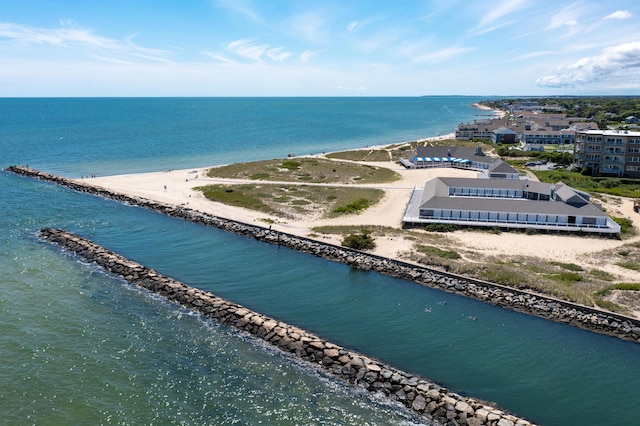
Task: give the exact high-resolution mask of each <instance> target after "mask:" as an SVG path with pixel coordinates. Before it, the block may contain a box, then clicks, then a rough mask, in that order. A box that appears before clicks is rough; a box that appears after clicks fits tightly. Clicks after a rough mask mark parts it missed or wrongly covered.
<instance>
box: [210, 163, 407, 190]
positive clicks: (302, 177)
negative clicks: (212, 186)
mask: <svg viewBox="0 0 640 426" xmlns="http://www.w3.org/2000/svg"><path fill="white" fill-rule="evenodd" d="M207 176H209V177H212V178H226V179H251V180H271V181H276V182H299V181H304V182H310V183H331V184H348V183H353V182H358V183H388V182H393V181H395V180H398V179H399V178H400V176H399V175H398V174H397V173H396V172H394V171H392V170H389V169H386V168H381V167H373V166H370V165H362V164H355V163H348V162H342V161H332V160H325V159H321V158H300V159H296V160H291V159H289V160H284V161H283V160H282V159H276V160H264V161H254V162H251V163H237V164H230V165H227V166H221V167H214V168H212V169H209V170H208V171H207Z"/></svg>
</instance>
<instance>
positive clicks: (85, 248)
mask: <svg viewBox="0 0 640 426" xmlns="http://www.w3.org/2000/svg"><path fill="white" fill-rule="evenodd" d="M40 237H41V238H42V239H44V240H46V241H49V242H51V243H54V244H57V245H59V246H60V247H62V248H64V249H65V250H66V251H68V252H70V253H73V254H75V255H76V256H78V257H80V258H82V259H84V260H86V261H88V262H91V263H94V264H97V265H98V266H100V267H102V268H104V269H105V270H107V271H109V272H110V273H112V274H114V275H117V276H120V277H122V278H124V279H125V280H126V281H128V282H130V283H132V284H134V285H137V286H139V287H142V288H145V289H147V290H149V291H151V292H154V293H157V294H159V295H161V296H163V297H165V298H167V299H168V300H170V301H172V302H174V303H177V304H179V305H182V306H183V307H185V308H187V309H191V310H194V311H197V312H199V313H200V314H202V315H203V316H205V317H207V318H211V319H214V320H217V321H219V322H220V323H222V324H225V325H227V326H231V327H235V328H237V329H239V330H242V331H244V332H246V333H249V334H251V335H253V336H255V337H258V338H260V339H262V340H264V341H265V342H268V343H269V344H271V345H273V346H275V347H277V348H279V349H280V350H282V351H284V352H287V353H290V354H293V355H295V356H297V357H298V358H300V359H302V360H304V361H307V362H309V363H311V364H313V365H315V366H317V367H319V368H321V369H323V370H325V371H327V372H328V373H330V374H332V375H334V376H336V377H339V378H340V379H342V380H345V381H347V382H348V383H350V384H352V385H355V386H358V387H361V388H363V389H366V390H367V391H369V392H372V393H378V394H383V395H385V396H386V397H388V398H391V399H392V400H395V401H398V402H400V403H402V404H403V405H405V406H406V407H408V408H410V409H411V410H413V411H414V412H416V413H417V414H418V415H420V416H422V417H425V418H427V419H429V420H432V421H435V422H436V423H439V424H443V425H472V426H480V425H490V426H525V425H531V423H530V422H529V421H527V420H524V419H521V418H518V417H516V416H514V415H511V414H509V413H506V412H505V411H503V410H500V409H499V408H497V407H495V406H492V405H490V404H487V403H484V402H482V401H479V400H477V399H473V398H469V397H463V396H461V395H459V394H457V393H454V392H451V391H449V390H448V389H446V388H444V387H442V386H439V385H438V384H436V383H434V382H431V381H429V380H427V379H425V378H423V377H419V376H415V375H412V374H410V373H407V372H404V371H402V370H399V369H397V368H394V367H392V366H390V365H388V364H385V363H383V362H380V361H378V360H375V359H372V358H370V357H367V356H365V355H363V354H360V353H357V352H353V351H350V350H348V349H346V348H344V347H341V346H338V345H336V344H334V343H332V342H330V341H328V340H325V339H323V338H321V337H319V336H317V335H314V334H312V333H310V332H308V331H305V330H303V329H300V328H298V327H295V326H292V325H289V324H286V323H284V322H282V321H278V320H276V319H274V318H270V317H268V316H265V315H262V314H259V313H257V312H253V311H251V310H249V309H247V308H245V307H244V306H242V305H239V304H236V303H233V302H230V301H228V300H225V299H222V298H220V297H217V296H215V295H214V294H212V293H210V292H204V291H202V290H200V289H197V288H193V287H190V286H188V285H186V284H184V283H182V282H179V281H176V280H174V279H172V278H169V277H166V276H163V275H162V274H159V273H158V272H156V271H155V270H153V269H149V268H146V267H145V266H143V265H141V264H139V263H136V262H134V261H132V260H129V259H127V258H125V257H122V256H120V255H119V254H117V253H114V252H112V251H110V250H107V249H106V248H104V247H102V246H100V245H98V244H96V243H94V242H92V241H89V240H87V239H84V238H81V237H79V236H76V235H74V234H71V233H68V232H66V231H63V230H58V229H50V228H45V229H42V230H41V231H40Z"/></svg>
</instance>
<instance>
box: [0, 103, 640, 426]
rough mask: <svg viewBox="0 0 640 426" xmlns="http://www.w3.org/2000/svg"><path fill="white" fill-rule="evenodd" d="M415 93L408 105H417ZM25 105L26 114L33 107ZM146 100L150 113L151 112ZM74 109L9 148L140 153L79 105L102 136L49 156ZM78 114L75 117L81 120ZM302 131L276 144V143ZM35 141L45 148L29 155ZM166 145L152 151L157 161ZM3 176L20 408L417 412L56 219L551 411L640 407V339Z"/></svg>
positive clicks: (153, 419)
mask: <svg viewBox="0 0 640 426" xmlns="http://www.w3.org/2000/svg"><path fill="white" fill-rule="evenodd" d="M49 101H50V102H53V100H49ZM414 101H415V100H412V101H411V102H409V103H408V105H411V106H413V107H415V102H414ZM440 101H442V100H440ZM454 101H455V102H458V101H459V99H457V98H456V99H455V100H454ZM2 102H5V101H0V105H3V104H2ZM24 102H26V104H25V105H26V106H23V108H27V107H28V106H29V102H27V101H24ZM34 102H36V103H37V101H34ZM69 102H70V100H69ZM96 102H97V101H96ZM376 102H379V101H376ZM468 103H469V104H470V103H471V100H468ZM125 104H126V103H125ZM373 104H374V105H375V104H376V103H375V102H374V103H373ZM134 105H138V104H136V103H134ZM13 106H14V107H15V105H13ZM136 108H138V109H142V110H144V108H142V107H141V106H137V107H136ZM155 108H156V109H157V108H159V107H158V106H156V107H155ZM36 109H37V108H36ZM0 110H2V109H1V108H0ZM72 110H73V109H72ZM167 110H170V108H167ZM18 111H22V115H23V116H24V119H25V120H27V118H28V117H29V108H27V109H26V110H18ZM472 112H473V111H472V110H471V112H470V113H469V114H471V113H472ZM368 113H370V112H368ZM423 113H424V111H423ZM4 114H8V112H7V111H5V112H4ZM75 114H80V113H79V112H75ZM136 114H137V117H138V118H140V119H141V120H142V118H141V117H144V116H145V114H150V113H149V111H142V112H137V113H135V114H134V115H136ZM180 114H185V115H186V116H188V114H187V113H186V112H184V111H182V112H180V113H179V114H178V115H180ZM45 115H46V114H45ZM63 115H64V117H63V118H60V119H59V120H58V121H56V120H55V119H54V117H46V118H47V120H49V121H50V122H51V124H50V125H48V126H44V124H43V123H44V122H46V121H47V120H45V119H44V118H42V117H41V116H40V115H36V118H37V117H41V118H40V119H37V120H36V122H37V123H39V124H40V125H43V127H44V130H42V132H41V133H38V132H37V129H34V128H32V127H31V126H30V125H28V124H27V123H26V122H25V123H23V124H22V127H20V126H18V125H17V124H15V123H14V124H11V125H10V126H8V127H9V129H8V130H7V132H5V133H4V135H7V134H9V135H12V139H11V140H8V139H6V136H2V140H1V142H2V144H3V151H2V152H3V153H4V152H8V153H9V155H10V156H12V157H9V159H10V160H11V162H10V163H7V164H3V166H5V165H9V164H12V163H20V162H22V163H31V164H30V165H32V166H39V167H42V166H44V167H43V168H44V169H49V170H50V171H60V170H64V171H66V172H67V173H68V174H69V175H72V174H73V173H77V172H78V171H79V170H85V167H86V165H87V164H95V165H96V169H97V170H100V171H101V172H105V173H106V172H108V171H118V170H119V169H118V168H119V167H125V166H127V162H126V160H123V161H124V162H123V163H120V160H116V159H113V158H106V159H105V161H104V162H102V160H101V159H100V155H99V154H100V153H101V152H102V151H100V150H99V149H98V147H99V146H101V142H100V137H99V136H98V135H93V133H92V130H91V128H90V129H87V128H85V124H86V122H87V119H86V117H84V118H83V116H82V115H81V116H80V118H78V119H77V125H78V126H79V127H78V128H79V129H80V130H77V133H78V134H82V135H83V136H87V135H93V136H92V138H93V139H91V141H89V142H87V145H84V146H83V149H78V152H79V154H78V156H79V160H77V161H76V160H74V159H73V158H68V155H70V154H67V157H65V155H62V154H60V153H58V154H56V155H54V156H53V157H52V158H54V159H53V160H51V162H50V163H47V161H48V160H47V158H48V157H47V155H46V153H45V152H44V151H45V150H44V148H43V147H38V145H37V143H35V142H33V141H32V140H35V136H34V135H41V136H42V137H43V138H45V136H47V135H51V134H52V133H51V132H52V130H51V129H54V128H55V127H56V126H55V123H59V122H62V123H66V122H67V121H69V120H71V119H72V118H73V115H72V114H71V112H69V111H66V112H65V114H63ZM363 116H366V114H365V113H363ZM357 117H358V114H354V116H353V117H352V121H353V122H354V124H353V126H354V127H357V124H358V118H357ZM13 120H14V121H17V118H15V117H13ZM38 120H40V121H38ZM362 120H365V119H362ZM366 120H370V118H366ZM71 121H73V120H71ZM456 121H457V120H456ZM142 122H144V120H142ZM7 123H12V121H11V120H5V121H4V124H0V126H3V125H7ZM72 124H73V123H71V124H69V123H67V124H65V126H66V127H65V126H62V127H65V128H66V129H67V130H66V131H67V132H68V134H69V133H73V132H74V131H73V129H74V127H73V125H72ZM106 125H107V124H106V123H103V124H101V125H100V126H106ZM174 125H175V126H178V124H177V123H174ZM96 126H97V124H96ZM297 126H299V124H297ZM273 127H274V128H276V129H281V128H286V127H287V124H286V123H280V124H274V126H273ZM56 131H57V130H56ZM112 131H113V132H115V133H118V132H121V133H122V129H120V130H118V129H114V130H112ZM138 131H139V132H140V133H141V134H142V133H144V132H143V131H142V130H138ZM229 131H230V130H229ZM278 131H280V130H278ZM125 133H126V132H125ZM152 133H153V132H152ZM186 133H189V131H187V132H186ZM263 133H265V134H268V133H269V132H268V130H264V131H263ZM291 133H295V132H294V131H293V130H291ZM107 134H108V133H107ZM21 137H22V139H20V138H21ZM66 137H70V136H66ZM75 137H77V138H78V139H80V136H78V135H76V136H75ZM184 137H187V136H184ZM271 137H272V138H273V136H271ZM120 138H121V139H126V138H124V137H122V135H121V137H120ZM266 139H268V137H266ZM134 142H135V141H133V142H131V143H132V144H134ZM141 143H142V144H143V145H144V144H151V143H152V142H151V141H143V142H141ZM17 146H19V149H16V150H14V149H13V148H15V147H17ZM25 146H30V147H29V148H28V149H27V148H25ZM5 148H7V149H6V150H5ZM289 148H290V146H288V145H286V144H283V146H281V147H280V148H277V145H275V144H274V146H273V147H271V148H268V149H267V150H266V151H265V152H267V154H264V155H265V156H268V155H271V154H272V153H273V152H275V150H277V149H280V150H283V151H286V150H288V149H289ZM48 149H53V148H51V147H49V148H48ZM65 149H69V150H70V149H71V148H70V147H67V148H65ZM167 149H173V148H167ZM198 149H201V150H205V148H203V147H200V148H198ZM216 149H219V150H222V149H221V148H216ZM142 151H144V150H142ZM69 152H71V151H69ZM29 153H32V155H33V158H34V159H36V160H34V161H29V160H27V161H21V160H22V159H24V158H25V157H27V156H28V155H30V154H29ZM104 155H107V151H105V152H104ZM138 155H141V154H140V153H138ZM150 155H151V154H150ZM256 155H257V153H256ZM169 158H170V155H169V156H167V157H166V158H163V157H162V156H160V157H158V158H156V159H155V160H153V161H151V163H153V164H154V165H155V166H157V167H160V166H163V165H164V164H165V162H166V161H168V159H169ZM19 159H20V161H19ZM14 160H15V161H14ZM74 161H76V162H74ZM92 161H93V162H94V163H91V162H92ZM131 161H133V159H132V160H131ZM234 161H235V160H234ZM40 162H43V163H40ZM98 165H100V167H103V168H101V169H98ZM78 174H79V173H78ZM0 187H1V188H3V190H2V192H0V200H2V202H1V203H0V253H1V256H0V277H2V278H1V279H0V282H1V283H2V284H1V285H2V287H1V288H2V291H1V292H0V326H1V329H0V330H1V331H0V353H1V354H2V360H3V365H2V368H0V407H2V409H1V410H0V411H1V412H2V420H3V422H5V423H7V424H86V423H102V424H141V423H142V424H148V423H162V424H182V423H188V424H194V423H195V424H257V423H259V422H262V423H264V424H362V425H364V424H372V425H374V424H376V425H377V424H412V423H413V422H416V419H415V418H412V417H411V416H410V415H409V414H407V413H406V412H405V411H404V410H402V409H400V408H399V407H397V406H394V405H385V404H384V403H383V402H381V401H376V400H375V399H373V400H372V399H370V398H368V397H366V396H365V395H362V394H360V393H359V392H358V391H355V390H353V389H351V388H348V387H345V386H343V385H341V384H340V383H337V382H335V381H334V380H332V379H329V378H326V377H324V376H323V375H322V374H321V373H318V372H317V371H315V370H313V369H311V368H310V367H308V366H305V365H300V364H298V363H297V362H296V361H295V360H292V359H290V358H288V357H287V356H284V355H281V354H279V353H278V352H275V351H272V350H270V349H268V348H265V347H264V346H263V345H262V344H260V343H256V342H255V341H254V340H252V339H250V338H247V337H243V336H242V335H239V334H238V333H235V332H233V331H229V330H228V329H226V328H224V327H221V326H218V325H216V324H215V323H213V322H211V321H207V320H203V319H201V318H200V317H198V316H197V315H193V314H189V313H188V312H187V311H185V310H183V309H181V308H178V307H176V306H174V305H171V304H169V303H167V302H165V301H163V300H160V299H158V298H157V297H155V296H150V295H148V294H146V293H144V292H141V291H138V290H136V289H133V288H132V287H131V286H129V285H128V284H127V283H124V282H122V281H120V280H118V279H115V278H113V277H110V276H108V275H105V274H103V273H102V272H100V271H99V270H97V269H96V268H94V267H93V266H91V265H86V264H83V263H81V262H78V261H77V260H76V259H74V258H73V257H70V256H68V255H66V254H64V253H63V252H61V251H60V250H58V249H57V248H56V247H54V246H50V245H48V244H45V243H42V242H40V241H39V240H37V239H36V238H35V233H36V231H37V230H38V229H40V228H41V227H44V226H55V227H61V228H65V229H67V230H70V231H72V232H76V233H78V234H80V235H82V236H84V237H87V238H91V239H93V240H95V241H96V242H98V243H99V244H102V245H104V246H107V247H108V248H110V249H112V250H114V251H116V252H119V253H121V254H122V255H124V256H127V257H130V258H132V259H134V260H136V261H138V262H140V263H143V264H145V265H147V266H149V267H153V268H155V269H157V270H159V271H160V272H161V273H164V274H166V275H169V276H172V277H174V278H177V279H179V280H181V281H184V282H186V283H188V284H190V285H194V286H197V287H200V288H202V289H205V290H209V291H212V292H213V293H215V294H217V295H219V296H222V297H225V298H228V299H231V300H233V301H235V302H238V303H241V304H244V305H245V306H248V307H250V308H252V309H254V310H257V311H259V312H262V313H264V314H266V315H270V316H273V317H275V318H278V319H281V320H284V321H286V322H289V323H292V324H295V325H298V326H301V327H303V328H306V329H308V330H310V331H312V332H315V333H317V334H319V335H321V336H323V337H326V338H328V339H330V340H333V341H335V342H336V343H339V344H341V345H344V346H347V347H349V348H350V349H354V350H358V351H361V352H365V353H367V354H368V355H370V356H374V357H378V358H380V359H382V360H384V361H387V362H390V363H392V364H394V365H396V366H398V367H400V368H403V369H405V370H408V371H412V372H417V373H420V374H423V375H424V376H427V377H429V378H431V379H434V380H436V381H438V382H440V383H442V384H444V385H446V386H448V387H450V388H451V389H453V390H455V391H458V392H462V393H467V394H470V395H472V396H476V397H480V398H483V399H486V400H490V401H496V402H498V403H499V404H500V405H502V406H503V407H506V408H508V409H510V410H513V411H515V412H517V413H518V414H520V415H524V416H527V417H529V418H532V419H534V420H536V421H537V422H539V423H541V424H547V425H552V424H555V425H566V424H607V425H613V424H620V425H622V424H633V423H634V422H635V421H636V420H637V418H638V417H639V416H640V409H638V408H637V404H636V403H635V395H636V394H637V393H638V391H640V350H639V349H638V345H636V344H631V343H628V342H623V341H620V340H617V339H613V338H609V337H606V336H599V335H596V334H593V333H589V332H586V331H582V330H579V329H575V328H571V327H567V326H563V325H561V324H555V323H551V322H548V321H545V320H542V319H538V318H533V317H529V316H526V315H523V314H518V313H514V312H510V311H507V310H504V309H500V308H496V307H493V306H489V305H485V304H482V303H479V302H475V301H471V300H467V299H464V298H461V297H457V296H453V295H449V294H446V293H442V292H439V291H435V290H431V289H427V288H423V287H420V286H417V285H414V284H412V283H408V282H405V281H402V280H396V279H392V278H389V277H386V276H383V275H380V274H377V273H373V272H363V271H358V270H354V269H351V268H350V267H348V266H346V265H342V264H336V263H333V262H328V261H325V260H322V259H318V258H315V257H312V256H309V255H305V254H302V253H297V252H294V251H292V250H289V249H286V248H282V247H280V248H279V247H274V246H270V245H267V244H263V243H259V242H257V241H254V240H250V239H246V238H243V237H240V236H236V235H233V234H228V233H224V232H222V231H219V230H215V229H207V228H204V227H201V226H198V225H194V224H190V223H186V222H184V221H181V220H177V219H172V218H168V217H164V216H161V215H158V214H154V213H151V212H148V211H145V210H143V209H140V208H137V207H130V206H124V205H121V204H118V203H114V202H111V201H108V200H103V199H100V198H97V197H93V196H89V195H84V194H77V193H74V192H71V191H69V190H66V189H64V188H60V187H56V186H54V185H51V184H48V183H43V182H38V181H34V180H29V179H25V178H22V177H18V176H13V175H10V174H7V173H0ZM443 302H446V303H443ZM426 308H430V311H431V312H430V313H429V312H427V311H426V310H425V309H426ZM470 316H474V317H477V318H478V320H477V321H472V320H470V318H469V317H470Z"/></svg>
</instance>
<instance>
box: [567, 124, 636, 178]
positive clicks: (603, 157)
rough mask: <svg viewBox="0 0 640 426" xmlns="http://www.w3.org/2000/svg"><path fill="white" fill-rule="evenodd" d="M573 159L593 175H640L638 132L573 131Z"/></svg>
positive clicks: (634, 176) (633, 176) (577, 164)
mask: <svg viewBox="0 0 640 426" xmlns="http://www.w3.org/2000/svg"><path fill="white" fill-rule="evenodd" d="M573 162H574V164H575V165H576V166H578V167H579V168H584V167H587V168H588V169H589V170H591V174H593V175H594V176H595V175H600V176H616V177H631V178H640V132H630V131H626V130H585V131H577V132H576V137H575V142H574V158H573Z"/></svg>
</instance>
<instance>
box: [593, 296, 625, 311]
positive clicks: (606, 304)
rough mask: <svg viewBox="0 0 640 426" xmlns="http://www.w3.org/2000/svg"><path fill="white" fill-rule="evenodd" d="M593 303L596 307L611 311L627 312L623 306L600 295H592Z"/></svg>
mask: <svg viewBox="0 0 640 426" xmlns="http://www.w3.org/2000/svg"><path fill="white" fill-rule="evenodd" d="M593 303H595V304H596V305H597V306H598V307H600V308H602V309H606V310H608V311H611V312H618V313H625V312H627V309H626V308H624V307H623V306H620V305H618V304H617V303H615V302H612V301H611V300H606V299H603V298H601V297H597V296H594V297H593Z"/></svg>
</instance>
